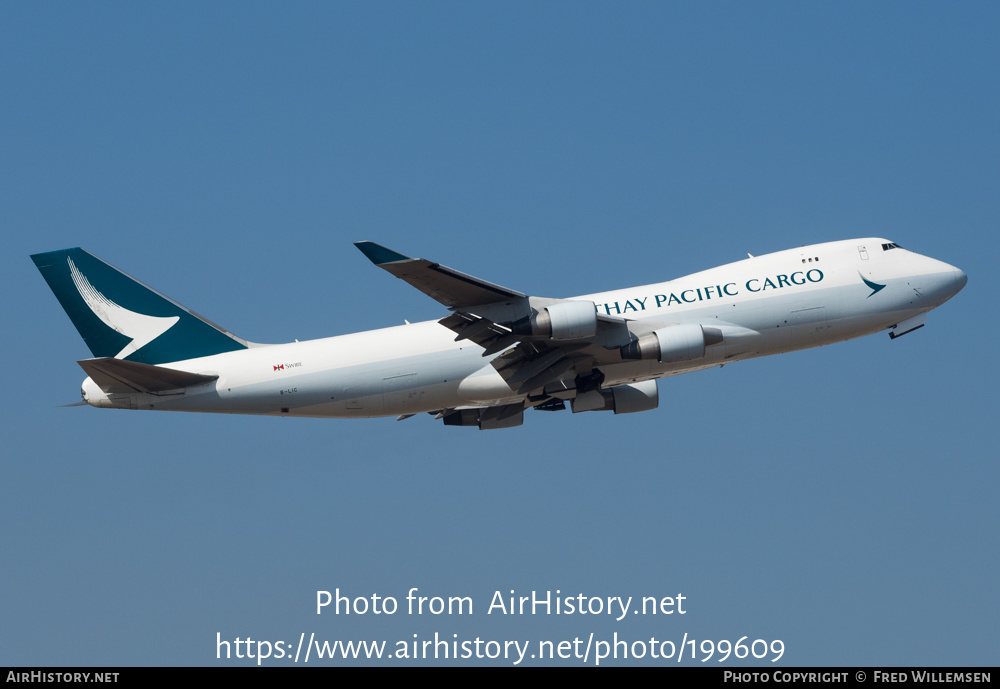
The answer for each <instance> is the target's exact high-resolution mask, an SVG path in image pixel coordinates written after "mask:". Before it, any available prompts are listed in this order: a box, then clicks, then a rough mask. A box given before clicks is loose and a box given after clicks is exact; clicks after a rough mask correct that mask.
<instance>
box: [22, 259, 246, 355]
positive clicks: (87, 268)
mask: <svg viewBox="0 0 1000 689" xmlns="http://www.w3.org/2000/svg"><path fill="white" fill-rule="evenodd" d="M31 260H32V261H34V262H35V266H37V267H38V270H39V271H40V272H41V273H42V277H44V278H45V281H46V282H47V283H49V287H50V288H51V289H52V292H53V293H54V294H55V295H56V299H58V300H59V303H60V304H61V305H62V307H63V309H64V310H65V311H66V314H67V315H68V316H69V318H70V320H71V321H73V325H75V326H76V329H77V330H78V331H79V332H80V335H81V336H82V337H83V340H84V342H86V343H87V346H88V347H89V348H90V351H91V352H92V353H93V355H94V356H95V357H102V358H103V357H113V358H115V359H125V360H126V361H137V362H140V363H144V364H163V363H168V362H171V361H183V360H185V359H194V358H196V357H201V356H210V355H212V354H221V353H222V352H232V351H235V350H237V349H246V348H247V347H248V346H249V345H248V344H247V342H246V340H243V339H240V338H238V337H236V336H235V335H233V334H232V333H230V332H228V331H226V330H223V329H222V328H220V327H219V326H217V325H215V324H214V323H212V322H210V321H207V320H205V319H204V318H202V317H201V316H199V315H198V314H196V313H194V312H193V311H190V310H188V309H186V308H184V307H183V306H181V305H180V304H178V303H177V302H175V301H174V300H173V299H170V298H169V297H166V296H164V295H162V294H160V293H159V292H157V291H156V290H154V289H152V288H150V287H148V286H146V285H144V284H143V283H141V282H139V281H138V280H136V279H135V278H133V277H132V276H130V275H127V274H125V273H123V272H122V271H120V270H118V269H117V268H115V267H114V266H112V265H110V264H109V263H105V262H104V261H102V260H101V259H99V258H97V256H94V255H93V254H91V253H89V252H87V251H84V250H83V249H80V248H75V249H63V250H61V251H50V252H48V253H44V254H34V255H33V256H32V257H31Z"/></svg>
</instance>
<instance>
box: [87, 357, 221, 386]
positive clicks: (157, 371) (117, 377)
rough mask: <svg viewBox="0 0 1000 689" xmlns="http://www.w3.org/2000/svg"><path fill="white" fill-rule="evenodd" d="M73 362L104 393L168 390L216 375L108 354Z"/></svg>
mask: <svg viewBox="0 0 1000 689" xmlns="http://www.w3.org/2000/svg"><path fill="white" fill-rule="evenodd" d="M77 363H78V364H80V367H81V368H82V369H83V370H84V371H86V372H87V375H88V376H90V378H91V380H93V381H94V382H95V383H97V386H98V387H99V388H101V390H103V391H104V392H106V393H132V392H146V393H149V394H151V395H160V394H163V393H165V392H168V391H172V390H180V389H181V388H189V387H192V386H195V385H203V384H204V383H210V382H212V381H213V380H217V379H218V377H219V376H214V375H205V374H202V373H188V372H187V371H177V370H174V369H172V368H162V367H160V366H150V365H149V364H140V363H137V362H135V361H125V360H123V359H114V358H111V357H106V358H103V359H84V360H83V361H78V362H77Z"/></svg>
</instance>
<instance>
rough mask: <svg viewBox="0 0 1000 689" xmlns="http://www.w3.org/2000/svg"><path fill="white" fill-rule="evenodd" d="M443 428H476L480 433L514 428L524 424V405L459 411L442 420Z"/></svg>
mask: <svg viewBox="0 0 1000 689" xmlns="http://www.w3.org/2000/svg"><path fill="white" fill-rule="evenodd" d="M443 421H444V425H445V426H477V427H478V428H479V430H481V431H490V430H494V429H497V428H514V427H515V426H520V425H521V424H523V423H524V405H523V404H507V405H501V406H498V407H486V408H484V409H459V410H457V411H453V412H452V413H451V414H448V415H447V416H445V417H444V419H443Z"/></svg>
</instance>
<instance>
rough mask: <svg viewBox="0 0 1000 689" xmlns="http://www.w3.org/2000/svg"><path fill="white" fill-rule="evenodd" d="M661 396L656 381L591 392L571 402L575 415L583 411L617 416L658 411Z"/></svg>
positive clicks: (578, 396) (645, 381)
mask: <svg viewBox="0 0 1000 689" xmlns="http://www.w3.org/2000/svg"><path fill="white" fill-rule="evenodd" d="M659 404H660V394H659V391H658V389H657V387H656V381H655V380H644V381H642V382H641V383H631V384H629V385H617V386H615V387H613V388H609V389H607V390H590V391H588V392H585V393H583V394H581V395H577V397H576V399H574V400H573V401H572V402H570V405H571V406H572V408H573V413H574V414H577V413H579V412H583V411H613V412H614V413H615V414H632V413H634V412H637V411H649V410H650V409H656V407H657V406H659Z"/></svg>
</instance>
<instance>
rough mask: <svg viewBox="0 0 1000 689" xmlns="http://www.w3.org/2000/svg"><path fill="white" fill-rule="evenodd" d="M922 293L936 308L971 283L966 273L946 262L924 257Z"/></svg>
mask: <svg viewBox="0 0 1000 689" xmlns="http://www.w3.org/2000/svg"><path fill="white" fill-rule="evenodd" d="M923 259H924V261H923V264H922V265H921V268H922V270H921V271H920V272H921V273H922V275H921V283H922V289H921V292H922V294H923V296H924V297H926V298H927V299H929V300H930V301H931V302H932V303H933V304H934V305H935V306H940V305H941V304H943V303H944V302H946V301H948V300H949V299H951V298H952V297H954V296H955V295H956V294H958V293H959V292H960V291H961V290H962V288H963V287H965V283H967V282H968V281H969V278H968V276H967V275H966V274H965V272H964V271H962V270H960V269H958V268H956V267H955V266H953V265H949V264H947V263H945V262H944V261H938V260H937V259H933V258H926V257H923Z"/></svg>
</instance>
